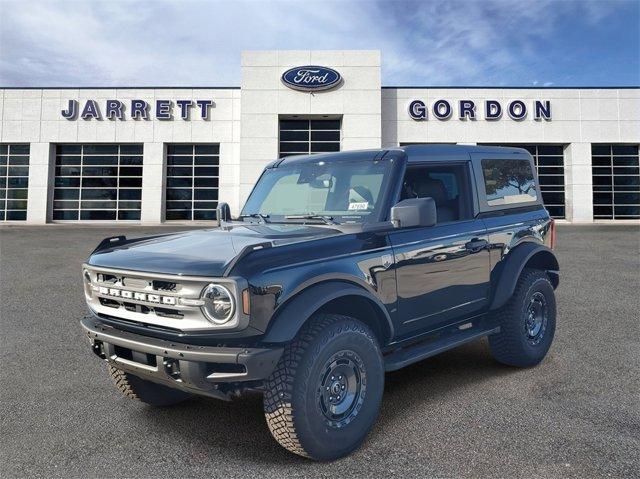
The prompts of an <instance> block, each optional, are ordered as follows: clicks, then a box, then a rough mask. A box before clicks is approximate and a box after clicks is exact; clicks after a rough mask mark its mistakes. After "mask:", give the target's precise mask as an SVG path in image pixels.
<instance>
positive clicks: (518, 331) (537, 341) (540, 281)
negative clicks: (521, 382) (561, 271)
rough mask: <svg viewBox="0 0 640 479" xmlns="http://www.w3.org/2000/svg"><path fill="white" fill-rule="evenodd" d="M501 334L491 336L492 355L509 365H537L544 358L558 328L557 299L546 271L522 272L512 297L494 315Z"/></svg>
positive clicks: (532, 270)
mask: <svg viewBox="0 0 640 479" xmlns="http://www.w3.org/2000/svg"><path fill="white" fill-rule="evenodd" d="M494 314H495V319H496V323H497V324H498V325H499V326H500V332H499V333H497V334H493V335H491V336H489V346H490V348H491V354H492V356H493V357H494V358H495V359H496V360H497V361H499V362H501V363H504V364H508V365H510V366H518V367H529V366H535V365H536V364H538V363H539V362H540V361H542V360H543V359H544V357H545V356H546V354H547V352H548V351H549V348H550V347H551V343H552V341H553V336H554V334H555V329H556V299H555V294H554V291H553V286H552V284H551V281H549V277H548V276H547V274H546V273H545V272H544V271H540V270H536V269H525V270H523V272H522V274H521V275H520V278H519V279H518V283H517V284H516V289H515V291H514V293H513V296H512V297H511V298H510V299H509V301H508V302H507V304H505V305H504V306H503V307H502V308H501V309H499V310H498V311H496V312H495V313H494Z"/></svg>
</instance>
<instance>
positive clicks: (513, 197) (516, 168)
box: [482, 160, 538, 206]
mask: <svg viewBox="0 0 640 479" xmlns="http://www.w3.org/2000/svg"><path fill="white" fill-rule="evenodd" d="M482 174H483V176H484V187H485V192H486V196H487V203H488V205H489V206H501V205H512V204H517V203H530V202H532V201H536V199H537V198H538V194H537V193H536V183H535V178H534V176H533V170H532V169H531V163H530V162H529V160H482Z"/></svg>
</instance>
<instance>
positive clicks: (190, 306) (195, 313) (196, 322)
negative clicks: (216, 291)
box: [85, 265, 214, 331]
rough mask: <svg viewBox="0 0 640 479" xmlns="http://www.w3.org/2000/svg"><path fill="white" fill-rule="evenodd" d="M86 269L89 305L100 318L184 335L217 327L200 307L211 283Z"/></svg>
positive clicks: (192, 279)
mask: <svg viewBox="0 0 640 479" xmlns="http://www.w3.org/2000/svg"><path fill="white" fill-rule="evenodd" d="M85 268H86V269H87V271H88V273H89V278H90V283H88V282H87V283H86V284H85V292H86V296H87V303H88V305H89V307H90V308H91V309H93V310H94V311H95V312H96V313H98V314H105V315H108V316H113V317H116V318H119V319H123V320H128V321H135V322H140V323H143V324H148V325H154V326H158V327H166V328H171V329H178V330H181V331H196V330H204V329H211V328H212V327H214V326H213V325H212V323H210V322H209V321H208V320H207V319H206V317H205V316H204V314H203V313H202V311H201V309H200V304H199V301H200V295H201V293H202V290H203V289H204V288H205V287H206V286H207V285H208V284H209V283H210V282H211V280H209V279H206V278H204V279H203V278H189V277H182V276H180V277H176V278H175V280H173V278H169V277H168V275H167V277H163V278H157V277H156V278H154V277H150V276H149V275H148V274H146V273H137V272H132V271H131V272H130V271H126V272H125V271H122V272H120V271H116V270H109V269H106V268H94V267H91V266H86V265H85ZM163 276H164V275H163ZM85 281H86V279H85Z"/></svg>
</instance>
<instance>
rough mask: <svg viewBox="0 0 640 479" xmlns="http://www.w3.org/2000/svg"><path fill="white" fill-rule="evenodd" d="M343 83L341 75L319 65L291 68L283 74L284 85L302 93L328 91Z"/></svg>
mask: <svg viewBox="0 0 640 479" xmlns="http://www.w3.org/2000/svg"><path fill="white" fill-rule="evenodd" d="M341 81H342V77H341V76H340V73H338V72H337V71H335V70H333V69H331V68H327V67H320V66H317V65H307V66H303V67H295V68H291V69H290V70H287V71H286V72H284V73H283V74H282V83H284V84H285V85H287V86H288V87H289V88H293V89H294V90H302V91H320V90H328V89H330V88H333V87H335V86H337V85H338V84H339V83H340V82H341Z"/></svg>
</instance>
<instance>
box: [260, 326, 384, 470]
mask: <svg viewBox="0 0 640 479" xmlns="http://www.w3.org/2000/svg"><path fill="white" fill-rule="evenodd" d="M336 357H337V358H338V359H337V363H340V362H341V361H342V363H343V364H344V363H345V362H347V361H350V359H349V358H355V359H354V361H355V362H354V363H353V364H354V365H357V367H356V368H355V370H356V371H359V370H358V368H359V367H362V368H363V369H362V371H363V374H362V375H358V374H359V373H357V374H356V376H351V378H353V377H358V378H361V379H362V378H364V383H365V393H364V394H361V395H360V396H357V395H356V396H355V397H356V398H358V397H359V398H360V401H353V402H352V404H357V406H353V408H354V409H350V410H351V411H352V413H350V414H353V411H355V416H354V417H353V418H352V419H345V421H347V422H346V424H341V423H340V422H339V421H337V420H336V421H333V422H332V421H331V420H330V419H328V418H327V416H326V415H327V414H330V413H327V412H326V409H325V412H323V410H322V408H323V405H322V404H325V405H326V402H325V403H322V401H323V399H320V396H322V392H321V390H322V391H324V389H325V388H324V383H322V380H323V378H324V380H325V381H328V380H330V379H331V380H333V376H332V377H331V378H329V375H331V374H332V373H329V372H327V371H333V369H331V367H332V366H331V365H335V364H336V361H333V362H331V361H332V360H333V359H334V358H336ZM358 359H359V360H360V361H359V360H358ZM329 362H330V363H329ZM327 364H329V366H330V367H329V368H327ZM336 367H341V366H336ZM342 377H343V376H340V378H342ZM345 377H346V375H345ZM336 379H337V375H336ZM350 381H351V380H350ZM351 382H353V381H351ZM355 382H356V383H357V381H355ZM350 387H351V386H350ZM326 389H327V390H329V387H327V388H326ZM383 389H384V363H383V359H382V355H381V353H380V348H379V346H378V342H377V340H376V337H375V335H374V334H373V332H372V331H371V330H370V329H369V328H368V327H367V326H366V325H365V324H363V323H361V322H360V321H357V320H355V319H353V318H350V317H347V316H340V315H335V314H323V315H318V316H316V317H314V318H312V319H311V320H310V321H309V323H308V324H307V325H305V326H304V327H303V329H302V330H301V331H300V332H299V333H298V335H297V337H296V338H295V339H294V340H293V341H292V342H291V343H289V344H288V345H287V346H286V347H285V350H284V353H283V355H282V357H281V358H280V361H279V362H278V364H277V366H276V369H275V370H274V372H273V373H272V375H271V376H270V377H269V378H268V380H267V381H266V388H265V393H264V413H265V417H266V420H267V424H268V426H269V430H270V431H271V434H272V435H273V437H274V438H275V439H276V441H278V443H279V444H280V445H281V446H282V447H284V448H285V449H287V450H289V451H291V452H293V453H295V454H298V455H300V456H304V457H307V458H310V459H314V460H324V461H326V460H333V459H337V458H340V457H343V456H346V455H347V454H349V453H350V452H352V451H354V450H355V449H357V448H358V447H359V446H360V445H361V444H362V442H363V441H364V439H365V438H366V436H367V434H368V432H369V430H370V429H371V427H372V426H373V424H374V422H375V420H376V418H377V416H378V412H379V409H380V403H381V400H382V392H383ZM327 394H328V393H327ZM347 397H350V396H346V395H344V398H347ZM338 398H339V396H338ZM325 399H326V398H325ZM343 400H344V399H343Z"/></svg>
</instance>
